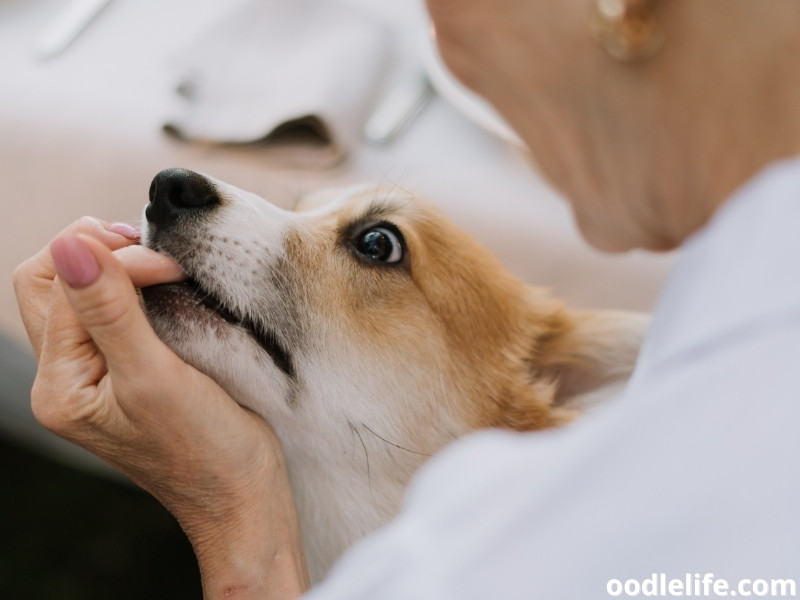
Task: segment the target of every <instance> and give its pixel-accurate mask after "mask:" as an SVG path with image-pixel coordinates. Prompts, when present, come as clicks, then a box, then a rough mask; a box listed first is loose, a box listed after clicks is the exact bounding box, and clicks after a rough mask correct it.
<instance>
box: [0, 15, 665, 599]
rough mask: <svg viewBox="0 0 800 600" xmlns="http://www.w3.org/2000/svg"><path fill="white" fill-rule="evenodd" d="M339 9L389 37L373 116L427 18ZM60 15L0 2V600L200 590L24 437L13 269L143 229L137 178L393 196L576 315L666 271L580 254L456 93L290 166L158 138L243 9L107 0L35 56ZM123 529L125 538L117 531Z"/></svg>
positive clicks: (154, 535) (565, 218) (77, 466)
mask: <svg viewBox="0 0 800 600" xmlns="http://www.w3.org/2000/svg"><path fill="white" fill-rule="evenodd" d="M72 1H73V2H75V1H76V0H72ZM264 1H265V2H267V1H268V0H264ZM287 1H289V0H287ZM340 2H341V3H342V5H343V6H345V5H346V6H347V7H350V8H352V7H355V8H356V9H358V10H360V11H363V12H364V14H366V15H368V16H369V18H371V19H374V20H375V23H376V25H379V26H380V27H384V28H385V29H386V31H387V32H389V36H390V47H391V56H390V59H389V60H388V62H387V64H386V69H385V70H386V77H385V81H384V82H383V83H382V87H380V89H379V93H378V94H377V95H376V98H375V106H376V107H377V106H378V105H380V103H381V102H382V101H383V100H385V99H386V98H390V97H391V95H392V93H395V92H394V90H396V89H397V82H401V81H402V79H403V78H404V77H408V75H409V73H412V74H413V73H414V72H416V71H420V72H422V67H423V66H424V65H423V62H422V59H421V58H420V56H423V55H425V52H428V51H429V50H430V49H429V48H427V49H426V48H423V47H422V46H424V39H425V38H424V36H420V31H423V32H424V31H425V30H426V28H427V24H426V23H425V18H424V10H423V6H422V5H421V4H420V3H418V2H402V3H401V2H393V1H391V0H340ZM67 4H68V3H67V2H64V1H60V0H0V90H2V91H0V203H2V207H3V214H4V218H3V219H2V220H0V240H2V242H0V243H2V246H3V251H2V253H0V272H1V273H2V280H1V281H2V283H0V439H2V440H3V441H2V444H1V445H0V476H2V478H3V485H2V486H0V490H2V491H0V495H2V502H0V511H2V512H0V563H1V564H2V566H0V596H1V597H19V598H39V597H42V598H45V597H59V598H62V599H63V598H94V597H103V596H105V597H115V598H122V597H127V596H123V594H122V593H120V592H119V590H121V589H123V588H124V589H127V590H131V591H132V592H131V593H133V591H134V590H137V589H142V588H136V587H135V585H134V584H133V583H132V582H134V581H138V582H139V584H142V585H144V586H145V588H146V589H148V592H147V593H144V592H142V593H140V594H139V595H140V596H141V595H146V596H147V597H149V598H161V597H164V598H166V597H169V598H180V597H187V598H192V597H195V598H196V597H199V591H198V588H197V586H196V581H193V584H192V585H187V586H186V587H185V588H183V589H185V590H186V591H185V594H186V595H185V596H182V595H181V594H180V593H178V592H176V591H175V590H176V587H175V586H174V585H167V584H164V583H158V582H159V581H164V579H163V578H164V577H167V578H170V575H169V573H174V575H173V576H172V580H173V582H174V581H177V582H182V581H184V578H187V577H188V578H189V579H190V580H191V579H193V577H194V572H193V571H192V569H193V568H194V563H193V559H192V557H191V553H190V550H189V549H188V547H187V546H186V545H185V540H183V539H182V536H181V533H180V531H179V530H178V529H177V526H176V525H175V524H174V523H173V522H171V520H170V518H169V516H168V515H166V514H164V513H163V511H160V509H159V507H158V506H157V505H156V506H154V505H153V501H152V500H150V499H149V498H147V497H145V496H144V495H143V494H141V493H140V492H138V491H137V490H134V489H133V488H132V487H131V486H129V485H128V484H126V483H125V482H124V481H122V479H121V478H120V477H117V476H114V475H113V474H110V472H109V470H108V469H106V468H104V467H103V466H102V465H100V464H99V463H98V462H97V461H94V460H92V459H91V458H87V457H86V456H85V455H84V454H83V453H82V452H80V451H78V450H76V449H74V448H72V447H70V446H69V445H67V444H64V443H61V442H59V441H58V440H56V439H55V438H54V437H53V436H52V435H50V434H49V433H47V432H45V431H43V430H42V429H41V428H40V427H38V425H36V424H35V422H34V421H33V419H32V417H31V415H30V409H29V407H28V392H29V388H30V383H31V381H32V377H33V373H34V372H35V364H34V362H33V360H32V357H31V355H30V353H29V350H28V346H27V342H26V340H25V337H24V331H23V328H22V325H21V322H20V320H19V316H18V311H17V308H16V303H15V300H14V295H13V290H12V287H11V273H12V271H13V269H14V267H15V266H16V265H17V264H18V263H20V262H21V261H23V260H24V259H26V258H27V257H29V256H30V255H32V254H33V253H34V252H36V251H37V250H38V249H39V248H41V247H42V246H44V245H45V244H46V243H47V242H48V241H49V240H50V239H51V238H52V237H53V236H54V235H55V234H56V233H57V232H58V231H59V230H60V229H62V228H63V227H64V226H66V225H67V224H69V223H70V222H71V221H73V220H75V219H76V218H78V217H80V216H82V215H87V214H88V215H94V216H97V217H100V218H103V219H106V220H109V221H128V222H133V223H135V222H137V221H138V219H139V215H140V214H141V211H142V208H143V206H144V205H145V203H146V202H147V190H148V187H149V183H150V180H151V179H152V177H153V175H154V174H155V173H156V172H158V171H159V170H161V169H163V168H167V167H173V166H181V167H186V168H190V169H194V170H198V171H204V172H207V173H210V174H213V175H214V176H216V177H219V178H221V179H223V180H226V181H229V182H231V183H233V184H234V185H237V186H239V187H242V188H245V189H249V190H251V191H254V192H256V193H258V194H260V195H262V196H263V197H265V198H267V199H268V200H270V201H272V202H274V203H276V204H278V205H282V206H289V205H291V203H292V202H293V200H294V198H296V197H297V196H298V195H301V194H303V193H306V192H309V191H313V190H314V189H317V188H319V187H323V186H332V185H343V184H348V183H353V182H357V181H359V182H360V181H380V182H384V183H389V184H391V185H398V186H402V187H403V188H406V189H411V190H414V191H416V192H418V193H420V194H422V195H424V196H427V197H428V198H430V199H431V200H433V201H434V202H435V203H437V204H438V205H439V206H441V207H442V208H443V209H444V211H445V212H446V213H447V214H448V215H449V216H450V217H451V218H452V219H453V220H454V221H455V222H456V223H458V224H459V225H461V226H462V227H463V228H464V229H466V230H467V231H469V232H470V233H472V234H473V235H474V236H476V237H477V238H478V239H480V240H481V241H482V242H483V243H484V244H486V245H487V246H488V247H489V248H490V249H491V250H493V251H494V252H495V253H496V254H497V255H498V256H499V257H500V259H501V260H502V261H503V262H504V263H505V264H506V265H507V266H508V268H509V269H511V270H512V271H513V272H514V273H516V274H517V275H518V276H520V277H521V278H523V279H524V280H526V281H528V282H530V283H533V284H537V285H542V286H547V287H550V288H552V289H553V291H554V292H555V293H557V294H559V295H561V296H563V297H565V298H566V299H567V300H569V301H571V302H572V303H573V304H575V305H578V306H583V307H590V306H593V307H613V308H627V309H635V310H649V309H650V308H651V307H652V304H653V302H654V300H655V298H656V294H657V291H658V289H659V287H660V285H661V284H662V282H663V280H664V277H665V275H666V273H667V272H668V269H669V267H670V265H671V263H672V260H673V257H672V256H651V255H647V254H644V253H638V252H635V253H630V254H626V255H623V256H606V255H602V254H599V253H597V252H595V251H593V250H592V249H590V248H588V247H587V246H586V244H585V243H584V242H583V241H582V240H581V239H580V237H579V236H578V234H577V232H576V231H575V228H574V225H573V224H572V221H571V219H570V213H569V209H568V208H567V206H566V205H565V204H564V202H563V201H562V200H561V199H560V198H559V197H558V195H557V194H555V193H554V192H553V191H552V190H551V189H550V188H549V187H548V186H547V185H546V184H545V183H544V182H543V181H542V180H541V179H540V177H539V176H538V175H537V174H536V172H535V170H533V169H532V168H531V161H530V160H529V157H528V156H526V154H525V152H524V151H523V150H522V149H520V148H519V147H518V146H517V145H515V144H514V143H509V142H508V141H507V140H506V139H504V138H503V137H502V136H498V135H495V132H494V131H491V130H490V129H487V128H486V127H485V122H483V123H482V122H480V119H477V120H476V119H475V118H474V115H472V114H469V112H468V111H465V110H464V104H463V103H460V102H458V101H455V100H457V98H456V97H455V96H454V95H453V93H452V90H447V91H448V93H446V94H444V96H446V97H444V96H442V95H438V96H437V95H434V97H433V98H432V99H431V100H430V101H429V102H428V104H427V106H426V107H425V108H424V109H423V110H422V112H421V113H420V114H419V116H418V117H417V118H416V119H415V120H414V121H413V122H412V123H411V124H410V126H409V127H408V128H407V129H406V130H405V131H403V132H402V133H401V134H400V135H398V136H397V137H396V138H395V139H394V140H392V141H391V142H389V143H386V144H375V143H370V142H368V141H366V140H365V139H364V138H363V136H361V135H360V132H352V133H353V140H355V141H353V142H352V143H351V144H350V145H349V146H348V148H347V155H346V157H345V158H344V160H342V161H341V162H339V163H338V164H337V165H335V166H333V167H330V168H325V169H322V168H318V169H300V168H296V167H294V168H291V167H287V166H286V165H285V164H282V163H281V162H280V161H275V160H274V156H275V154H274V152H272V153H270V152H267V151H265V146H264V145H263V144H259V143H254V144H210V143H189V142H186V141H181V140H179V139H176V138H174V137H170V136H168V135H166V134H165V132H164V130H163V125H164V123H165V122H166V120H167V119H168V118H169V117H170V116H171V115H170V114H169V110H170V109H169V108H168V107H171V106H173V105H174V94H175V86H176V79H175V67H176V64H177V63H178V62H179V59H180V57H181V53H182V52H185V49H186V48H187V47H189V45H190V44H191V43H196V41H197V40H198V38H199V37H200V36H202V35H203V32H205V31H209V30H213V27H214V25H215V23H218V22H220V20H221V19H223V18H224V17H225V15H227V14H228V13H230V12H231V11H234V10H236V9H237V7H238V6H239V5H240V4H242V2H231V1H229V0H210V1H206V2H190V1H189V0H158V1H156V0H137V1H133V0H114V1H112V2H110V3H109V4H108V6H106V7H105V8H104V9H103V10H102V11H101V12H100V13H99V14H98V15H97V17H96V18H95V19H94V20H93V22H91V23H90V24H89V26H88V27H87V28H86V29H85V30H84V31H83V32H82V33H81V34H80V35H78V36H77V37H76V39H75V40H74V42H73V43H72V44H70V45H69V46H68V47H66V48H65V49H64V50H63V51H62V52H60V53H58V54H57V55H55V56H52V57H50V58H49V59H42V58H41V56H39V55H37V43H38V41H39V40H40V39H41V36H42V35H43V33H44V32H45V30H46V29H47V28H48V26H50V25H51V24H52V22H53V20H54V19H55V18H57V17H58V15H59V14H60V13H61V12H62V11H63V10H64V7H65V5H67ZM421 40H423V41H421ZM325 51H326V49H325V48H319V52H320V53H323V54H324V53H325ZM429 74H431V73H430V72H429ZM438 83H439V84H441V80H439V81H438ZM440 91H441V92H445V90H444V89H442V88H441V87H440ZM367 116H368V115H365V118H366V117H367ZM40 456H43V457H46V458H40ZM52 460H55V461H56V462H55V463H53V462H51V461H52ZM92 515H93V516H92ZM121 523H122V524H125V523H127V524H128V525H130V526H132V527H131V530H130V531H129V532H127V533H125V532H122V531H121V529H120V527H121V525H120V524H121ZM37 528H38V529H37ZM146 536H150V537H149V538H147V539H145V537H146ZM86 537H88V538H91V539H92V540H95V542H96V541H97V540H102V542H97V543H98V544H100V545H98V546H95V547H92V549H91V550H90V551H85V552H84V550H85V549H86V548H87V547H90V546H91V544H89V545H88V546H87V543H86V539H85V538H86ZM81 538H84V539H81ZM167 538H170V539H171V540H173V541H169V542H167V541H165V540H166V539H167ZM113 539H117V540H118V543H119V544H120V546H119V547H118V548H117V549H114V548H113V542H112V541H111V540H113ZM48 540H49V541H48ZM174 540H177V541H174ZM104 544H105V545H104ZM108 544H111V545H110V546H109V545H108ZM126 544H127V546H126ZM123 546H125V548H124V549H123ZM59 557H62V558H63V562H60V560H59ZM114 557H116V559H115V560H116V561H117V564H116V566H110V563H111V562H113V560H112V558H114ZM137 557H138V558H137ZM141 557H144V559H145V560H144V562H142V561H140V560H139V558H141ZM148 557H149V558H148ZM176 557H180V558H176ZM77 559H80V560H77ZM147 560H150V562H149V566H148V563H147ZM84 561H85V562H84ZM181 561H183V562H181ZM78 563H80V564H78ZM120 564H121V565H122V566H120ZM168 565H174V567H171V568H164V567H165V566H168ZM180 565H183V566H180ZM187 565H188V566H187ZM92 574H94V575H92ZM115 577H116V579H115ZM70 578H72V579H70ZM93 586H94V587H93ZM115 586H119V587H118V590H115V589H114V587H115ZM193 586H194V587H193ZM103 590H104V591H103ZM11 592H13V593H11ZM134 595H136V594H135V593H134ZM131 597H133V596H131Z"/></svg>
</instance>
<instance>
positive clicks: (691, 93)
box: [428, 0, 800, 251]
mask: <svg viewBox="0 0 800 600" xmlns="http://www.w3.org/2000/svg"><path fill="white" fill-rule="evenodd" d="M497 2H498V4H497V6H494V5H493V6H492V7H488V6H486V7H485V9H486V10H485V11H484V12H482V13H480V14H478V15H474V14H472V15H470V14H468V13H466V11H454V10H452V6H451V3H448V2H446V1H445V0H428V4H429V6H430V8H431V11H432V14H433V16H434V20H435V22H436V28H437V38H438V40H439V47H440V50H441V51H442V56H443V57H444V59H445V61H446V62H447V64H448V66H449V67H450V68H451V69H452V70H453V71H454V72H455V74H456V75H457V76H458V77H460V78H461V79H462V80H463V81H464V82H465V83H466V84H467V85H468V86H469V87H471V88H473V89H474V90H475V91H476V92H478V93H479V94H481V95H483V96H484V97H485V98H487V99H488V100H489V101H490V102H491V103H492V104H494V106H495V107H496V108H497V109H498V110H499V111H500V113H501V114H503V116H504V117H505V118H506V120H507V121H508V122H509V124H510V125H511V126H512V127H513V128H514V129H515V130H516V131H517V133H518V134H519V135H520V136H521V137H522V139H523V140H524V141H525V142H526V144H527V145H528V147H529V148H530V150H531V153H532V155H533V156H534V157H535V162H536V163H537V165H538V166H539V167H540V170H541V172H542V174H543V176H544V177H545V178H546V179H548V180H549V181H550V182H551V183H552V184H553V185H554V187H556V188H557V189H558V190H560V191H561V192H562V193H563V195H564V196H565V197H566V199H567V200H568V201H569V202H570V204H571V205H572V207H573V210H574V213H575V218H576V221H577V223H578V226H579V227H580V229H581V231H582V233H583V234H584V237H585V238H586V239H587V240H588V241H589V242H590V243H592V244H593V245H594V246H596V247H598V248H599V249H601V250H607V251H624V250H628V249H631V248H646V249H651V250H669V249H672V248H675V247H677V246H679V245H680V244H681V243H682V242H683V241H684V240H685V239H686V238H687V237H688V236H689V235H691V234H692V233H693V232H695V231H697V230H698V229H699V228H701V227H702V226H703V225H704V224H705V223H707V222H708V220H709V219H710V218H711V216H712V215H713V214H714V212H715V211H716V210H717V208H718V207H719V206H720V204H722V203H723V202H724V201H725V199H726V198H727V197H728V196H729V195H730V194H731V193H732V192H733V191H734V190H735V189H736V188H738V187H739V186H740V185H742V184H743V183H744V182H745V181H746V180H748V179H749V178H750V177H752V176H753V175H754V174H756V173H757V172H758V171H760V170H761V169H763V168H764V167H765V166H766V165H768V164H770V163H772V162H774V161H776V160H779V159H782V158H786V157H789V156H792V155H795V154H798V153H800V108H799V107H800V69H797V68H796V64H795V63H796V57H797V56H800V36H798V35H797V31H796V28H797V27H796V26H797V23H800V2H791V1H788V0H786V1H779V0H772V1H770V2H753V1H752V0H703V1H702V2H698V1H697V0H659V2H657V3H656V6H657V10H658V12H657V13H656V18H657V21H658V23H659V25H660V26H661V27H663V29H664V32H665V35H666V42H665V44H664V47H663V48H662V49H661V50H660V51H659V53H658V54H657V55H656V56H654V57H652V58H650V59H648V60H646V61H644V62H638V63H625V62H620V61H618V60H615V59H613V58H611V57H610V56H608V55H607V54H606V53H605V51H604V50H603V49H602V48H601V47H600V45H599V44H598V43H597V42H596V41H595V39H594V38H593V36H592V34H591V28H590V26H589V22H590V19H591V15H592V14H593V13H592V11H593V10H594V7H595V0H565V1H564V2H559V3H555V4H553V3H537V2H523V1H522V0H497ZM487 4H488V3H487ZM506 5H508V6H506ZM481 6H483V5H481ZM468 17H469V18H468ZM468 33H471V34H472V35H468ZM478 34H479V35H478Z"/></svg>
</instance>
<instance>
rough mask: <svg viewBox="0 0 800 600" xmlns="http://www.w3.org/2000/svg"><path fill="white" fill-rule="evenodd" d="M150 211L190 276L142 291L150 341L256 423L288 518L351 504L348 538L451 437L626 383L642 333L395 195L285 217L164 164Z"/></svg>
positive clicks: (341, 197)
mask: <svg viewBox="0 0 800 600" xmlns="http://www.w3.org/2000/svg"><path fill="white" fill-rule="evenodd" d="M150 199H151V202H150V204H149V205H148V206H147V208H146V210H145V221H146V223H145V226H144V227H143V238H142V239H143V243H145V244H146V245H148V246H150V247H151V248H154V249H155V250H158V251H160V252H165V253H167V254H169V255H170V256H172V257H173V258H175V259H176V260H177V262H178V263H179V264H180V265H181V266H182V267H183V269H184V270H185V271H186V273H187V274H188V275H189V278H190V279H189V281H187V282H184V283H181V284H169V285H164V286H156V287H153V288H147V289H145V290H143V298H144V302H145V307H146V310H147V313H148V316H149V318H150V320H151V322H152V324H153V327H154V328H155V330H156V332H157V333H158V335H159V336H160V337H161V338H162V339H163V340H164V341H165V342H166V343H167V344H168V345H169V346H170V347H172V348H173V349H174V350H175V351H176V352H177V353H178V354H179V355H180V356H182V357H183V358H184V359H185V360H186V361H187V362H189V363H190V364H192V365H194V366H196V367H197V368H198V369H200V370H202V371H204V372H205V373H207V374H209V375H210V376H211V377H212V378H214V379H215V380H216V381H217V382H218V383H219V384H220V385H221V386H222V387H223V388H224V389H225V390H226V391H227V392H228V393H229V394H230V395H231V396H232V397H233V398H234V399H235V400H236V401H237V402H239V403H240V404H242V405H243V406H246V407H247V408H249V409H251V410H253V411H255V412H257V413H259V414H261V415H263V416H264V417H265V418H266V419H267V420H268V421H269V422H270V423H271V424H272V426H273V428H274V429H275V430H276V432H277V434H278V435H279V437H280V438H281V441H282V443H283V445H284V448H285V451H286V455H287V460H288V461H289V466H290V472H291V473H292V478H293V485H294V486H295V493H296V494H297V495H298V502H299V503H300V505H301V513H302V512H303V510H302V509H303V504H304V502H305V503H307V504H309V505H310V504H312V503H313V502H315V500H314V499H312V498H311V496H314V497H316V498H317V500H316V501H317V503H318V497H319V496H320V494H325V495H326V500H325V502H327V503H330V504H332V505H336V504H337V503H341V504H342V505H344V504H347V503H351V504H354V505H355V506H358V507H359V509H358V511H359V512H360V516H359V518H358V520H359V522H358V523H354V524H352V528H353V529H355V530H356V531H355V532H354V535H355V536H356V537H357V536H358V535H362V534H364V533H366V532H367V531H368V530H370V529H372V528H373V527H375V526H377V525H378V524H380V522H382V521H385V520H386V519H387V518H389V517H390V516H391V514H392V513H393V512H394V511H395V510H396V509H397V507H398V504H399V501H400V498H401V496H402V490H403V488H404V487H405V485H406V483H407V481H408V479H409V478H410V476H411V474H412V473H413V471H414V470H415V469H416V468H417V467H418V466H419V465H420V464H421V463H422V462H423V461H424V460H425V458H426V457H427V456H429V455H431V454H433V453H434V452H435V451H437V450H438V449H440V448H441V447H442V446H444V445H445V444H446V443H448V442H449V441H451V440H452V439H453V438H455V437H458V436H460V435H463V434H465V433H467V432H469V431H472V430H475V429H478V428H483V427H507V428H512V429H516V430H533V429H541V428H545V427H550V426H553V425H558V424H561V423H563V422H565V421H566V420H568V419H569V418H570V416H571V412H570V411H569V409H568V408H565V405H566V404H568V401H569V399H570V398H571V397H573V396H574V395H576V394H579V393H582V392H585V391H589V390H591V389H593V388H594V387H596V386H598V385H601V384H603V383H605V382H607V381H609V380H611V379H614V378H618V377H622V376H625V375H627V374H629V373H630V370H631V368H632V365H633V362H634V357H635V355H636V351H637V350H638V347H639V343H640V341H641V337H642V334H643V331H644V326H645V321H643V320H642V319H641V318H638V317H630V316H628V315H624V314H619V313H601V312H585V313H578V312H574V311H570V310H568V309H566V308H565V307H564V306H563V304H562V303H561V302H559V301H557V300H555V299H553V298H551V297H550V296H548V294H547V293H545V292H544V291H542V290H538V289H535V288H531V287H528V286H526V285H524V284H523V283H521V282H520V281H519V280H517V279H516V278H514V277H513V276H511V275H510V274H509V273H507V272H506V271H505V269H504V268H503V267H502V266H501V265H500V264H499V263H498V262H497V261H496V260H495V259H494V258H493V257H492V256H491V255H490V253H489V252H488V251H487V250H485V249H484V248H483V247H482V246H480V245H479V244H478V243H477V242H476V241H475V240H474V239H472V238H471V237H470V236H468V235H466V234H465V233H464V232H462V231H461V230H460V229H458V228H457V227H456V226H454V225H453V224H452V223H450V222H449V221H448V220H447V219H446V218H444V217H443V216H442V214H440V213H439V211H438V210H436V209H435V208H434V207H433V206H432V205H431V204H429V203H427V202H424V201H422V200H421V199H419V198H416V197H414V196H412V195H411V194H409V193H407V192H405V191H403V190H399V189H397V188H389V189H380V188H371V187H357V188H350V189H346V190H339V191H336V192H323V193H317V194H315V195H313V196H312V197H309V198H308V199H307V200H306V201H305V202H304V203H303V204H304V206H303V207H301V210H297V211H286V210H282V209H280V208H278V207H276V206H273V205H272V204H270V203H269V202H267V201H265V200H264V199H262V198H260V197H258V196H256V195H254V194H251V193H248V192H245V191H243V190H240V189H237V188H235V187H233V186H231V185H228V184H226V183H223V182H221V181H218V180H215V179H213V178H210V177H207V176H204V175H200V174H197V173H193V172H191V171H186V170H181V169H171V170H168V171H163V172H161V173H159V174H158V175H157V176H156V178H155V179H154V181H153V184H152V186H151V190H150ZM370 507H372V508H370ZM339 508H340V509H341V510H342V511H346V508H345V507H344V506H341V507H339ZM371 510H372V511H373V513H374V514H371V513H370V511H371ZM321 529H323V528H321ZM324 529H325V531H324V532H320V533H319V535H321V536H322V537H324V536H325V535H334V534H332V533H330V534H329V533H326V532H329V530H330V527H328V528H324ZM334 529H335V527H334ZM314 535H317V533H316V532H315V534H314ZM350 541H352V540H346V541H345V542H344V543H345V544H346V543H349V542H350ZM311 543H312V545H313V544H320V543H321V544H322V545H323V546H324V545H325V544H326V542H324V541H323V542H320V541H319V540H316V541H312V542H311ZM330 545H333V546H336V545H337V543H335V542H333V541H329V542H328V546H330ZM339 545H341V544H339ZM342 549H343V548H335V550H334V552H339V551H341V550H342ZM311 550H313V549H310V551H311ZM320 552H321V553H323V554H324V552H323V551H320ZM310 559H311V557H310Z"/></svg>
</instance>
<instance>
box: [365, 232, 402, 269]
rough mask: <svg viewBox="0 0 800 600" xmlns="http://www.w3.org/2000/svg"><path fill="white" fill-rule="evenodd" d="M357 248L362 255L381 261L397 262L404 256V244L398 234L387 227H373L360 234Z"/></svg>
mask: <svg viewBox="0 0 800 600" xmlns="http://www.w3.org/2000/svg"><path fill="white" fill-rule="evenodd" d="M355 247H356V250H358V252H359V254H361V255H362V256H364V257H366V258H368V259H370V260H375V261H379V262H385V263H397V262H400V261H401V260H402V258H403V244H402V243H401V242H400V238H399V237H398V235H397V234H396V233H395V232H394V231H392V230H391V229H389V228H387V227H373V228H372V229H367V230H366V231H364V232H363V233H361V234H359V236H358V238H357V239H356V241H355Z"/></svg>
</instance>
